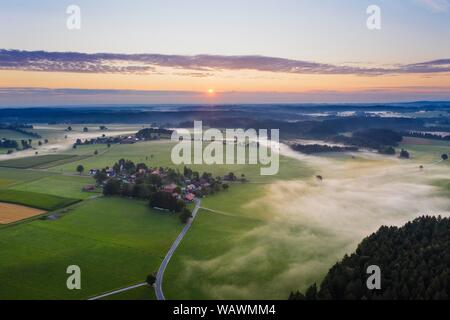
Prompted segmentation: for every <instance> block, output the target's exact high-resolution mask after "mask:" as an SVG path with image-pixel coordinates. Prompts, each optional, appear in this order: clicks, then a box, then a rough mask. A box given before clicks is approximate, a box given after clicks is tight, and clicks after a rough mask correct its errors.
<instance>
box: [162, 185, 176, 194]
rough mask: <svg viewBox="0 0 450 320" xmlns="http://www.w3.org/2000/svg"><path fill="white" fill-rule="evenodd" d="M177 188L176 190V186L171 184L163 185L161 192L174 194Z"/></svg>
mask: <svg viewBox="0 0 450 320" xmlns="http://www.w3.org/2000/svg"><path fill="white" fill-rule="evenodd" d="M177 188H178V186H177V185H176V184H175V183H171V184H168V185H165V186H164V188H163V191H164V192H167V193H174V192H175V190H176V189H177Z"/></svg>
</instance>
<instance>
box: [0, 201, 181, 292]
mask: <svg viewBox="0 0 450 320" xmlns="http://www.w3.org/2000/svg"><path fill="white" fill-rule="evenodd" d="M181 228H182V224H181V223H180V222H179V218H178V216H177V215H171V214H165V213H159V212H155V211H153V210H151V209H150V208H149V207H148V206H147V202H141V201H136V200H127V199H118V198H101V199H96V200H90V201H87V202H84V203H82V204H81V205H80V206H77V207H76V208H74V209H73V210H71V211H70V212H69V213H67V214H66V215H63V216H62V217H60V218H59V219H57V220H54V221H50V220H47V221H41V220H37V221H33V222H30V223H26V224H20V225H17V226H14V227H11V228H6V229H2V230H0V247H1V250H0V261H2V267H1V268H0V279H1V283H2V285H1V286H0V299H86V298H89V297H91V296H94V295H98V294H101V293H104V292H108V291H111V290H114V289H117V288H122V287H124V286H127V285H132V284H135V283H140V282H143V281H144V280H145V277H146V276H147V275H148V274H149V273H152V272H154V271H156V270H157V269H158V266H159V264H160V263H161V261H162V259H163V258H164V256H165V254H166V252H167V250H168V249H169V247H170V245H171V244H172V242H173V240H174V239H175V238H176V236H177V235H178V233H179V232H180V230H181ZM70 265H78V266H79V267H80V268H81V274H82V279H81V282H82V289H81V290H73V291H70V290H68V289H67V288H66V280H67V277H68V275H67V274H66V268H67V267H68V266H70ZM132 293H133V292H130V294H132ZM143 294H145V292H139V290H138V292H137V296H138V297H139V298H144V296H143ZM151 297H153V294H152V293H151Z"/></svg>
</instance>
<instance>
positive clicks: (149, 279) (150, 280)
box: [145, 273, 156, 286]
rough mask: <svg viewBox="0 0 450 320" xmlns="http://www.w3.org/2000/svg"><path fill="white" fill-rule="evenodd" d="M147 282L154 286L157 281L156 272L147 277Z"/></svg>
mask: <svg viewBox="0 0 450 320" xmlns="http://www.w3.org/2000/svg"><path fill="white" fill-rule="evenodd" d="M145 282H147V284H148V285H149V286H153V285H154V284H155V282H156V274H155V273H152V274H149V275H148V276H147V278H146V279H145Z"/></svg>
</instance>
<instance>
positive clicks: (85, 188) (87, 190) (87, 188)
mask: <svg viewBox="0 0 450 320" xmlns="http://www.w3.org/2000/svg"><path fill="white" fill-rule="evenodd" d="M83 191H84V192H92V191H95V186H94V185H91V184H89V185H87V186H84V187H83Z"/></svg>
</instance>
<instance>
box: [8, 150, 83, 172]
mask: <svg viewBox="0 0 450 320" xmlns="http://www.w3.org/2000/svg"><path fill="white" fill-rule="evenodd" d="M73 157H74V156H71V155H64V154H49V155H45V156H34V157H28V158H17V159H11V160H3V161H0V167H8V168H16V169H29V168H36V167H39V166H43V165H47V164H49V163H52V162H56V161H61V160H68V159H71V158H73Z"/></svg>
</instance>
